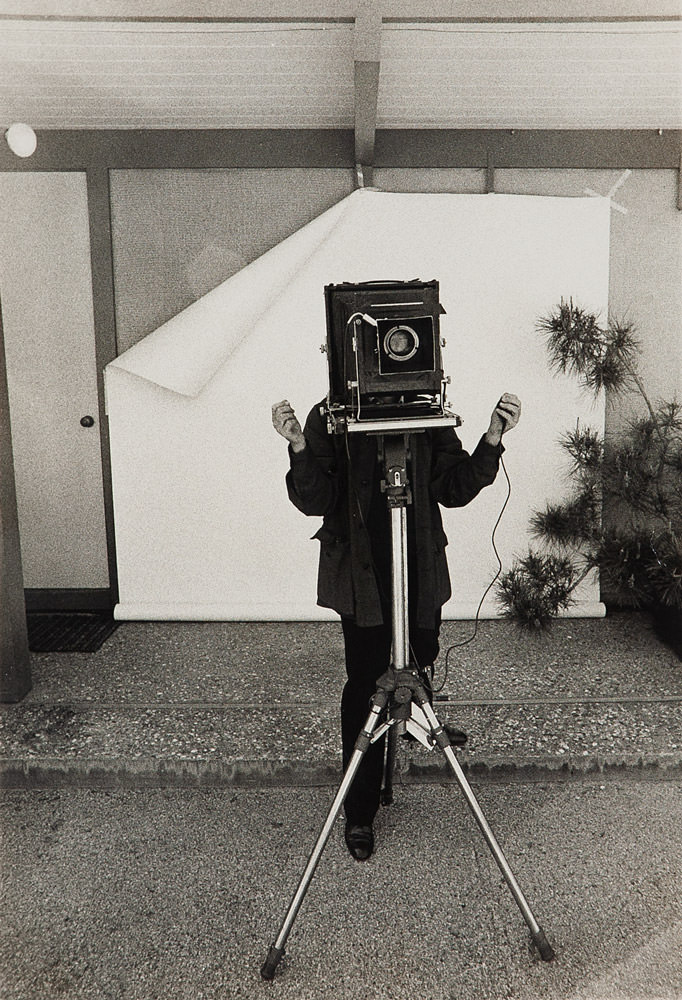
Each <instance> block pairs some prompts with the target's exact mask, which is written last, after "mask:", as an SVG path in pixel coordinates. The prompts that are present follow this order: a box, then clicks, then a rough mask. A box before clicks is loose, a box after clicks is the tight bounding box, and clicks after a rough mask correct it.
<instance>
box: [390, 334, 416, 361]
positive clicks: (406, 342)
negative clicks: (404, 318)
mask: <svg viewBox="0 0 682 1000" xmlns="http://www.w3.org/2000/svg"><path fill="white" fill-rule="evenodd" d="M418 347H419V337H418V336H417V334H416V333H415V331H414V330H413V329H412V327H411V326H394V327H393V328H392V329H391V330H389V331H388V333H387V334H386V336H385V337H384V350H385V351H386V353H387V354H388V356H389V358H392V359H393V360H394V361H409V359H410V358H413V357H414V355H415V354H416V353H417V348H418Z"/></svg>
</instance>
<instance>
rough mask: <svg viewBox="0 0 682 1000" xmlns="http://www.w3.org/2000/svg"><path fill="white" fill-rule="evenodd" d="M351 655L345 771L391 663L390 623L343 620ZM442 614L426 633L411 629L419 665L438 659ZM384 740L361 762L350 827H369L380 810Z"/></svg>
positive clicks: (349, 808)
mask: <svg viewBox="0 0 682 1000" xmlns="http://www.w3.org/2000/svg"><path fill="white" fill-rule="evenodd" d="M341 625H342V628H343V638H344V643H345V652H346V673H347V675H348V680H347V681H346V683H345V685H344V688H343V694H342V697H341V739H342V744H343V767H344V770H345V769H346V767H347V765H348V762H349V760H350V758H351V755H352V753H353V748H354V746H355V741H356V739H357V737H358V734H359V733H360V731H361V729H362V727H363V726H364V724H365V721H366V719H367V716H368V715H369V710H370V698H371V697H372V695H373V694H374V692H375V690H376V683H377V680H378V679H379V677H381V675H382V674H383V673H385V672H386V670H388V668H389V666H390V664H391V632H392V630H391V625H390V624H388V625H378V626H376V627H375V628H359V627H358V626H357V625H356V624H355V622H354V621H353V620H352V619H350V618H342V620H341ZM439 631H440V614H439V615H438V616H437V620H436V625H435V628H432V629H423V628H416V627H415V626H413V625H410V646H411V649H412V655H413V656H414V658H415V659H416V661H417V663H418V665H419V666H420V667H429V668H430V667H431V666H432V664H433V663H434V662H435V659H436V657H437V656H438V650H439V645H438V634H439ZM384 743H385V739H384V738H383V737H382V738H381V739H380V740H377V742H376V743H373V744H372V745H371V746H370V747H369V749H368V750H367V753H366V754H365V756H364V757H363V759H362V762H361V764H360V767H359V768H358V772H357V774H356V776H355V779H354V781H353V784H352V785H351V787H350V789H349V792H348V795H347V797H346V801H345V812H346V819H347V820H348V822H349V823H353V824H358V825H359V826H369V825H370V824H371V823H372V820H373V819H374V816H375V814H376V812H377V809H378V808H379V797H380V793H381V781H382V776H383V770H384Z"/></svg>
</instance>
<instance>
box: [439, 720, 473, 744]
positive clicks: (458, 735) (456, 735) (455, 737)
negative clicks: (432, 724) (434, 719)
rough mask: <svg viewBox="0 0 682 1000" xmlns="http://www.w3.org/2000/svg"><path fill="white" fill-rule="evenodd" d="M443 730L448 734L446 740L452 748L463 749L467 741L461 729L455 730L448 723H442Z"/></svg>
mask: <svg viewBox="0 0 682 1000" xmlns="http://www.w3.org/2000/svg"><path fill="white" fill-rule="evenodd" d="M443 729H444V730H445V732H446V733H447V734H448V739H449V740H450V743H451V744H452V745H453V747H463V746H464V744H465V743H466V741H467V740H468V739H469V737H468V736H467V734H466V733H463V732H462V730H461V729H455V727H454V726H451V725H450V723H449V722H444V723H443Z"/></svg>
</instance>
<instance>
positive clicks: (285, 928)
mask: <svg viewBox="0 0 682 1000" xmlns="http://www.w3.org/2000/svg"><path fill="white" fill-rule="evenodd" d="M386 702H387V698H386V697H385V696H383V695H375V696H374V698H373V699H372V708H371V709H370V713H369V715H368V716H367V721H366V722H365V728H364V729H363V730H362V732H361V733H360V735H359V736H358V738H357V740H356V742H355V747H354V749H353V753H352V755H351V759H350V760H349V762H348V767H347V768H346V771H345V773H344V775H343V779H342V781H341V784H340V786H339V790H338V792H337V793H336V796H335V798H334V801H333V802H332V804H331V808H330V810H329V813H328V815H327V818H326V820H325V822H324V825H323V827H322V830H321V831H320V835H319V837H318V838H317V841H316V842H315V846H314V847H313V850H312V853H311V855H310V857H309V859H308V863H307V865H306V867H305V870H304V872H303V875H302V876H301V880H300V882H299V884H298V888H297V889H296V891H295V893H294V895H293V897H292V900H291V903H290V904H289V909H288V910H287V912H286V916H285V917H284V920H283V921H282V926H281V927H280V930H279V934H278V935H277V937H276V939H275V941H274V942H273V944H272V945H271V946H270V950H269V951H268V954H267V957H266V959H265V962H264V963H263V965H262V967H261V970H260V974H261V976H262V977H263V979H272V978H273V977H274V975H275V969H276V968H277V965H278V964H279V960H280V959H281V957H282V955H283V954H284V945H285V944H286V940H287V938H288V937H289V934H290V932H291V928H292V926H293V923H294V920H295V919H296V915H297V913H298V911H299V909H300V907H301V903H302V902H303V900H304V898H305V894H306V892H307V891H308V888H309V886H310V883H311V882H312V878H313V875H314V874H315V869H316V868H317V865H318V862H319V860H320V858H321V857H322V852H323V851H324V848H325V845H326V843H327V841H328V840H329V836H330V834H331V832H332V828H333V826H334V823H335V822H336V818H337V816H338V815H339V813H340V812H341V808H342V806H343V803H344V801H345V798H346V796H347V795H348V790H349V788H350V786H351V784H352V782H353V778H354V777H355V774H356V772H357V769H358V767H359V766H360V762H361V761H362V758H363V757H364V755H365V753H366V752H367V748H368V747H369V745H370V742H371V739H372V734H373V732H374V730H375V729H376V727H377V724H378V722H379V716H380V715H381V712H382V711H383V709H384V707H385V706H386Z"/></svg>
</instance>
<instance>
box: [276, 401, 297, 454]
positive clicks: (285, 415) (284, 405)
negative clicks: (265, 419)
mask: <svg viewBox="0 0 682 1000" xmlns="http://www.w3.org/2000/svg"><path fill="white" fill-rule="evenodd" d="M272 426H273V427H274V428H275V430H276V431H277V433H278V434H281V435H282V437H283V438H286V440H287V441H288V442H289V443H290V445H291V447H292V448H293V450H294V451H303V449H304V448H305V438H304V437H303V431H302V430H301V425H300V424H299V422H298V418H297V416H296V414H295V413H294V410H293V407H292V406H291V403H290V402H289V400H288V399H283V400H282V402H281V403H274V404H273V407H272Z"/></svg>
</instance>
